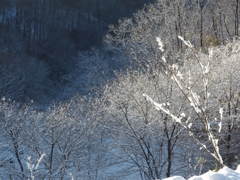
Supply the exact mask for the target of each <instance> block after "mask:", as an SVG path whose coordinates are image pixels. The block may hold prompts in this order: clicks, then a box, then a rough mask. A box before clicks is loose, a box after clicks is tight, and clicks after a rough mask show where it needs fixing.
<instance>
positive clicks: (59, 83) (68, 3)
mask: <svg viewBox="0 0 240 180" xmlns="http://www.w3.org/2000/svg"><path fill="white" fill-rule="evenodd" d="M148 2H150V0H134V1H128V0H104V1H103V0H81V1H75V0H34V1H32V0H1V2H0V27H1V28H0V39H1V42H0V47H1V51H0V56H1V62H0V63H1V67H2V68H3V69H4V70H6V71H8V72H9V71H10V72H11V73H10V74H8V75H6V73H4V71H1V75H2V76H7V77H5V78H3V80H2V84H3V86H2V87H1V89H0V91H1V94H2V95H4V96H6V97H8V98H11V99H15V100H21V101H22V100H23V101H29V100H30V99H33V100H36V101H39V100H40V99H42V98H39V99H38V98H37V99H36V95H35V94H44V95H45V96H49V97H50V99H51V97H53V96H57V95H56V94H58V92H59V89H62V88H63V86H65V85H66V83H67V80H66V78H65V76H66V75H69V73H70V72H73V71H74V66H75V65H76V63H77V62H76V61H78V62H79V61H81V59H79V58H74V57H77V56H78V54H79V52H82V51H89V50H91V49H92V48H95V49H96V48H97V49H99V48H101V46H102V39H103V37H104V35H105V34H106V32H107V30H108V26H109V25H110V24H117V23H118V21H119V19H121V18H124V17H129V16H131V15H132V14H133V13H134V12H136V11H137V10H138V9H140V8H142V7H143V6H144V5H145V4H146V3H148ZM76 59H77V60H76ZM104 59H106V58H104ZM104 61H106V60H104ZM95 63H96V62H95ZM99 63H100V62H99ZM110 63H111V62H110ZM85 65H86V64H85ZM89 66H91V65H89ZM113 66H114V64H113ZM83 71H84V70H83ZM85 74H86V73H85ZM9 76H10V77H12V79H11V81H16V82H17V83H11V82H10V81H9V78H10V77H9ZM16 77H17V78H19V79H16ZM21 81H24V82H21ZM36 81H38V82H36ZM35 82H36V83H35ZM9 83H11V84H9ZM13 84H14V85H13ZM9 86H10V87H9ZM11 86H13V87H11ZM11 89H12V90H11ZM16 89H17V90H16ZM29 91H30V92H29ZM85 93H86V92H85ZM46 101H48V100H46Z"/></svg>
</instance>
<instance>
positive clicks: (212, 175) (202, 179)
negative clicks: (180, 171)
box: [163, 165, 240, 180]
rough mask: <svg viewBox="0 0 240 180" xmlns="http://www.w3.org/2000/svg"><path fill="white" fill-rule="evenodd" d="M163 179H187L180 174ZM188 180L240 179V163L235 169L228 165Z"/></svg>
mask: <svg viewBox="0 0 240 180" xmlns="http://www.w3.org/2000/svg"><path fill="white" fill-rule="evenodd" d="M163 180H186V179H185V178H183V177H180V176H174V177H170V178H165V179H163ZM188 180H240V165H239V166H238V168H237V169H236V170H235V171H234V170H232V169H229V168H228V167H224V168H222V169H220V170H219V171H218V172H214V171H208V172H207V173H205V174H203V175H201V176H193V177H191V178H189V179H188Z"/></svg>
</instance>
